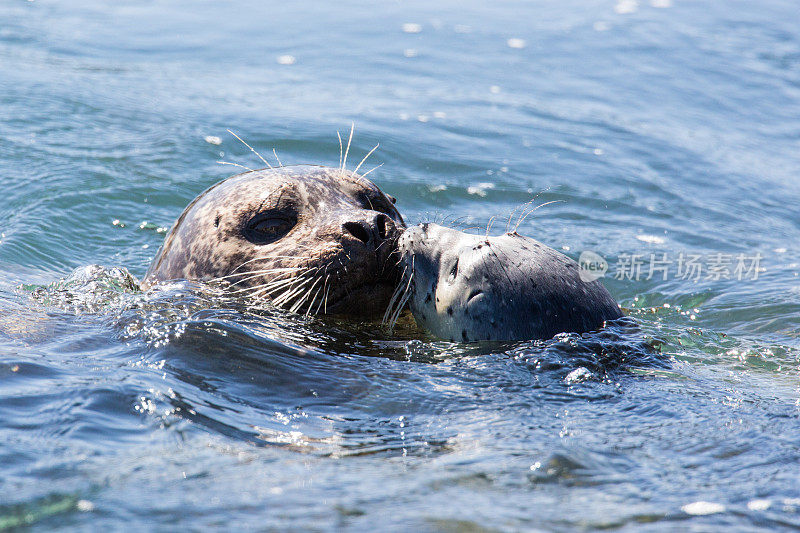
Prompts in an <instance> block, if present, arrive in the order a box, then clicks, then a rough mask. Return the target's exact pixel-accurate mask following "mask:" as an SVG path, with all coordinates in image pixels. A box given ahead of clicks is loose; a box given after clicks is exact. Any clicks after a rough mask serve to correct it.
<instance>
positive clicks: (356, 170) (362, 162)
mask: <svg viewBox="0 0 800 533" xmlns="http://www.w3.org/2000/svg"><path fill="white" fill-rule="evenodd" d="M380 145H381V143H378V144H376V145H375V148H373V149H372V150H370V151H369V152H367V155H365V156H364V159H362V160H361V162H360V163H359V164H358V165H356V169H355V170H354V171H353V174H358V169H359V168H361V165H363V164H364V161H366V160H367V158H368V157H369V156H371V155H372V152H374V151H375V150H377V149H378V146H380Z"/></svg>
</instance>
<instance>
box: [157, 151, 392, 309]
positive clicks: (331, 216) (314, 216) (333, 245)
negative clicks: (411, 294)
mask: <svg viewBox="0 0 800 533" xmlns="http://www.w3.org/2000/svg"><path fill="white" fill-rule="evenodd" d="M276 209H277V210H284V211H287V212H288V211H290V212H292V213H295V214H296V217H297V223H296V225H295V226H294V227H292V229H291V230H290V231H289V232H288V233H287V234H286V235H284V236H283V237H281V238H280V239H278V240H277V241H275V242H272V243H269V244H254V243H253V242H251V241H250V240H248V239H247V238H246V235H245V233H244V228H245V227H246V226H247V224H248V223H249V222H250V221H251V220H253V218H254V217H256V216H257V215H259V213H262V212H269V211H270V210H276ZM354 225H357V226H358V228H356V230H355V233H354V232H353V230H352V229H348V228H353V227H354ZM403 227H404V223H403V219H402V217H401V216H400V213H398V212H397V210H396V209H395V208H394V206H393V200H392V199H390V197H387V196H386V195H384V194H383V193H382V192H381V191H380V189H378V187H377V186H375V184H373V183H372V182H371V181H369V180H368V179H366V178H363V177H361V176H359V175H357V174H355V173H352V172H349V171H346V170H341V169H334V168H327V167H320V166H308V165H303V166H289V167H280V168H275V169H262V170H256V171H251V172H245V173H243V174H238V175H236V176H233V177H230V178H228V179H226V180H223V181H221V182H219V183H217V184H216V185H214V186H212V187H210V188H209V189H207V190H206V191H205V192H203V193H202V194H201V195H200V196H198V197H197V198H196V199H195V200H194V201H192V203H190V204H189V206H188V207H187V208H186V209H185V210H184V212H183V213H182V214H181V216H180V217H179V218H178V220H177V221H176V222H175V224H174V226H173V227H172V229H171V230H170V232H169V233H168V234H167V237H166V239H165V241H164V243H163V245H162V246H161V248H160V249H159V251H158V253H157V254H156V256H155V258H154V259H153V262H152V263H151V265H150V268H149V269H148V271H147V274H146V275H145V283H146V284H152V283H154V282H157V281H164V280H170V279H192V280H212V279H225V280H227V281H229V282H231V284H232V285H234V287H235V288H236V289H237V290H241V291H242V293H243V294H249V295H251V296H253V297H259V298H267V299H268V298H272V299H274V300H276V301H278V302H280V305H282V306H283V307H286V308H293V307H294V310H297V311H303V312H307V313H312V312H313V313H315V312H319V311H320V310H321V311H322V312H328V313H337V314H358V315H363V314H375V313H378V312H381V311H383V309H385V307H386V305H387V303H388V299H389V296H390V295H391V292H392V289H393V288H394V285H395V284H396V282H397V280H398V272H397V266H396V263H397V257H396V250H397V238H398V235H399V230H400V229H401V228H403ZM275 269H284V270H283V271H275ZM303 276H304V278H302V279H301V277H303ZM281 280H286V281H287V284H286V286H287V287H291V288H293V289H295V290H297V292H298V294H297V295H295V296H293V297H287V296H288V294H289V292H288V289H287V290H286V291H284V292H280V291H278V290H277V289H273V290H268V288H269V287H275V286H276V284H277V283H279V282H280V281H281ZM302 281H307V283H305V285H304V284H303V283H301V282H302ZM271 282H272V285H269V284H270V283H271ZM310 287H313V288H314V291H315V293H314V294H311V292H308V291H309V288H310ZM281 295H283V296H284V297H286V298H284V299H285V300H286V301H281V300H282V298H281ZM300 298H304V299H305V301H303V302H300ZM294 304H297V306H294ZM312 308H313V309H312Z"/></svg>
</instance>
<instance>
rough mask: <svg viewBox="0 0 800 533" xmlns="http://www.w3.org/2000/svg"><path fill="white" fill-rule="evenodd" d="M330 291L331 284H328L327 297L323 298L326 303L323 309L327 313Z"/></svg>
mask: <svg viewBox="0 0 800 533" xmlns="http://www.w3.org/2000/svg"><path fill="white" fill-rule="evenodd" d="M330 291H331V286H330V285H328V288H327V289H325V298H324V299H323V301H324V302H325V305H324V306H323V309H322V312H323V313H325V314H326V315H327V314H328V294H329V293H330Z"/></svg>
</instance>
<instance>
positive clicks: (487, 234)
mask: <svg viewBox="0 0 800 533" xmlns="http://www.w3.org/2000/svg"><path fill="white" fill-rule="evenodd" d="M495 218H497V215H495V216H493V217H492V218H490V219H489V222H487V223H486V238H487V239H488V238H489V232H490V231H492V225H493V224H494V219H495Z"/></svg>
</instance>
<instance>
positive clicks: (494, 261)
mask: <svg viewBox="0 0 800 533" xmlns="http://www.w3.org/2000/svg"><path fill="white" fill-rule="evenodd" d="M398 247H399V250H400V255H401V265H402V267H403V269H404V270H403V281H402V282H401V284H400V286H399V290H398V291H397V292H396V293H395V297H394V298H393V302H392V303H393V304H398V305H399V306H401V307H402V306H403V305H404V303H405V301H409V307H410V308H411V312H412V313H413V315H414V319H415V320H416V322H417V324H418V325H419V326H420V327H422V328H424V329H427V330H428V331H430V332H431V333H433V334H434V335H436V336H437V337H440V338H444V339H449V340H451V341H453V342H455V341H464V342H470V341H477V340H529V339H549V338H551V337H553V336H554V335H556V334H557V333H562V332H575V333H584V332H587V331H592V330H596V329H599V328H601V327H602V326H603V324H604V322H605V321H607V320H613V319H617V318H620V317H621V316H622V312H621V311H620V308H619V305H617V303H616V302H615V301H614V299H613V298H612V297H611V295H610V294H609V293H608V291H607V290H606V288H605V287H603V285H602V284H600V282H598V281H590V282H585V281H583V280H582V279H581V278H580V273H579V267H578V264H577V263H576V262H575V261H573V260H572V259H570V258H569V257H567V256H565V255H564V254H561V253H559V252H557V251H555V250H553V249H552V248H550V247H548V246H546V245H544V244H542V243H540V242H539V241H536V240H534V239H531V238H528V237H523V236H522V235H519V234H517V233H516V232H509V233H506V234H504V235H500V236H497V237H484V236H478V235H471V234H467V233H463V232H461V231H457V230H454V229H451V228H446V227H442V226H439V225H436V224H421V225H418V226H413V227H410V228H408V229H407V230H406V231H405V232H404V233H403V235H402V236H401V237H400V239H399V242H398ZM403 290H405V291H406V292H405V294H403V293H402V292H401V291H403ZM389 309H390V311H391V309H392V305H391V304H390V308H389ZM388 314H389V311H387V315H388ZM397 314H399V313H397V312H396V311H395V316H396V315H397Z"/></svg>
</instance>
